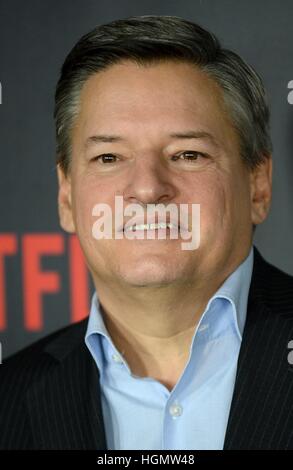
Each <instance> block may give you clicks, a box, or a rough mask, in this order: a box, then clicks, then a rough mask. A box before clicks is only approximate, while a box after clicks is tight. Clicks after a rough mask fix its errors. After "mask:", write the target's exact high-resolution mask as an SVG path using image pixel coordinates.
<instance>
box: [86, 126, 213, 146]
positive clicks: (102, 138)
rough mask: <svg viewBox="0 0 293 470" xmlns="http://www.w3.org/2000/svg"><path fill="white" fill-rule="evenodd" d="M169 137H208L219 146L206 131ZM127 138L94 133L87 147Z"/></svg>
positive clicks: (177, 133) (170, 135)
mask: <svg viewBox="0 0 293 470" xmlns="http://www.w3.org/2000/svg"><path fill="white" fill-rule="evenodd" d="M169 137H171V138H173V139H207V140H210V141H211V143H212V144H213V145H215V146H216V147H219V143H218V141H217V139H216V138H215V137H214V136H213V135H212V134H210V133H209V132H206V131H193V130H190V131H186V132H172V133H171V134H169ZM126 140H127V139H126V138H125V137H122V136H119V135H110V134H98V135H92V136H90V137H88V138H87V139H86V142H85V147H88V146H89V145H91V144H99V143H113V142H114V143H115V142H125V141H126Z"/></svg>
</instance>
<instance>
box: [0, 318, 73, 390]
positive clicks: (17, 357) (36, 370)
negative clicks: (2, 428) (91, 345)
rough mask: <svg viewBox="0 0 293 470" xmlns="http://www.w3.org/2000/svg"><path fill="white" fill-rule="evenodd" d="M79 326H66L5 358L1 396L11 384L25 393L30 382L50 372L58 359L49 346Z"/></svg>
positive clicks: (0, 377) (0, 368) (0, 375)
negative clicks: (50, 352) (51, 352)
mask: <svg viewBox="0 0 293 470" xmlns="http://www.w3.org/2000/svg"><path fill="white" fill-rule="evenodd" d="M80 323H81V322H80ZM77 326H78V324H73V325H69V326H66V327H64V328H62V329H60V330H58V331H55V332H54V333H51V334H49V335H47V336H45V337H44V338H41V339H40V340H38V341H36V342H35V343H33V344H31V345H29V346H27V347H25V348H24V349H22V350H20V351H18V352H17V353H14V354H13V355H12V356H10V357H8V358H7V359H4V361H3V364H1V365H0V397H1V392H2V393H7V390H8V389H9V388H10V387H11V386H13V387H14V390H15V388H19V389H21V390H22V393H23V392H24V391H25V389H26V388H27V387H28V386H29V385H30V384H32V383H34V382H36V381H38V380H41V379H42V377H44V376H45V375H47V374H49V373H50V372H51V371H52V370H53V369H54V368H55V367H56V365H57V364H58V360H56V358H54V356H53V355H51V354H49V353H48V351H47V348H48V347H49V346H51V345H52V344H54V343H55V342H56V341H58V340H59V338H62V337H63V336H65V335H66V336H67V335H68V337H70V336H72V335H74V334H75V330H76V328H77Z"/></svg>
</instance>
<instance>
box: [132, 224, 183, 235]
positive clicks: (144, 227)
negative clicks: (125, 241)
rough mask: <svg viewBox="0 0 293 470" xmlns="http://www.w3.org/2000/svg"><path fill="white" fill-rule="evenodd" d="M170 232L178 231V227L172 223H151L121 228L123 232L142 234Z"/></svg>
mask: <svg viewBox="0 0 293 470" xmlns="http://www.w3.org/2000/svg"><path fill="white" fill-rule="evenodd" d="M154 230H160V231H171V230H180V226H178V225H175V224H172V223H169V222H167V223H152V224H133V225H130V226H127V225H126V226H125V227H123V232H125V233H128V232H143V231H154Z"/></svg>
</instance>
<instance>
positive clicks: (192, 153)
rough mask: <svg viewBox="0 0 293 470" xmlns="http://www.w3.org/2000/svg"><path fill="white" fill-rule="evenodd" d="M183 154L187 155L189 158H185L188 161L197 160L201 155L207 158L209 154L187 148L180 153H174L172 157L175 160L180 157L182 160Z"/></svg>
mask: <svg viewBox="0 0 293 470" xmlns="http://www.w3.org/2000/svg"><path fill="white" fill-rule="evenodd" d="M182 156H187V158H183V160H184V161H188V162H196V161H197V160H198V159H199V157H202V158H207V155H206V154H205V153H202V152H196V151H191V150H186V151H185V152H181V153H179V154H178V155H174V156H173V157H172V160H173V161H177V160H179V159H180V160H182V158H181V157H182Z"/></svg>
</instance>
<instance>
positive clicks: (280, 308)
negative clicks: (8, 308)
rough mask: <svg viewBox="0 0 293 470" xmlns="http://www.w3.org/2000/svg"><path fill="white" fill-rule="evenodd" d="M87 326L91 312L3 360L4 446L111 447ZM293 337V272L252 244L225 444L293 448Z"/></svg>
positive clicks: (0, 438) (0, 407)
mask: <svg viewBox="0 0 293 470" xmlns="http://www.w3.org/2000/svg"><path fill="white" fill-rule="evenodd" d="M86 327H87V319H86V320H83V321H82V322H80V323H78V324H75V325H71V326H69V327H67V328H65V329H63V330H61V331H58V332H56V333H54V334H53V335H50V336H48V337H46V338H44V339H42V340H41V341H38V342H37V343H35V344H33V345H32V346H30V347H29V348H26V349H25V350H23V351H21V352H20V353H17V354H15V355H14V356H12V357H11V358H9V359H8V360H7V361H5V362H4V364H3V365H1V366H0V448H1V449H97V450H106V449H107V446H106V439H105V431H104V423H103V417H102V408H101V401H100V384H99V376H98V369H97V367H96V365H95V363H94V361H93V359H92V357H91V355H90V353H89V351H88V350H87V348H86V345H85V344H84V335H85V331H86ZM291 339H293V277H292V276H289V275H288V274H285V273H283V272H282V271H280V270H279V269H278V268H276V267H274V266H272V265H270V264H269V263H267V262H266V261H265V260H264V259H263V258H262V256H261V255H260V253H259V251H258V250H257V249H256V248H255V247H254V267H253V273H252V280H251V286H250V291H249V297H248V307H247V320H246V325H245V329H244V334H243V340H242V345H241V350H240V354H239V361H238V369H237V377H236V383H235V389H234V395H233V400H232V404H231V410H230V416H229V421H228V426H227V432H226V438H225V446H224V448H225V449H293V369H292V368H290V366H289V364H288V362H287V355H288V349H287V345H288V342H289V341H290V340H291ZM210 418H211V419H212V416H211V417H210ZM195 419H196V417H195Z"/></svg>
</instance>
